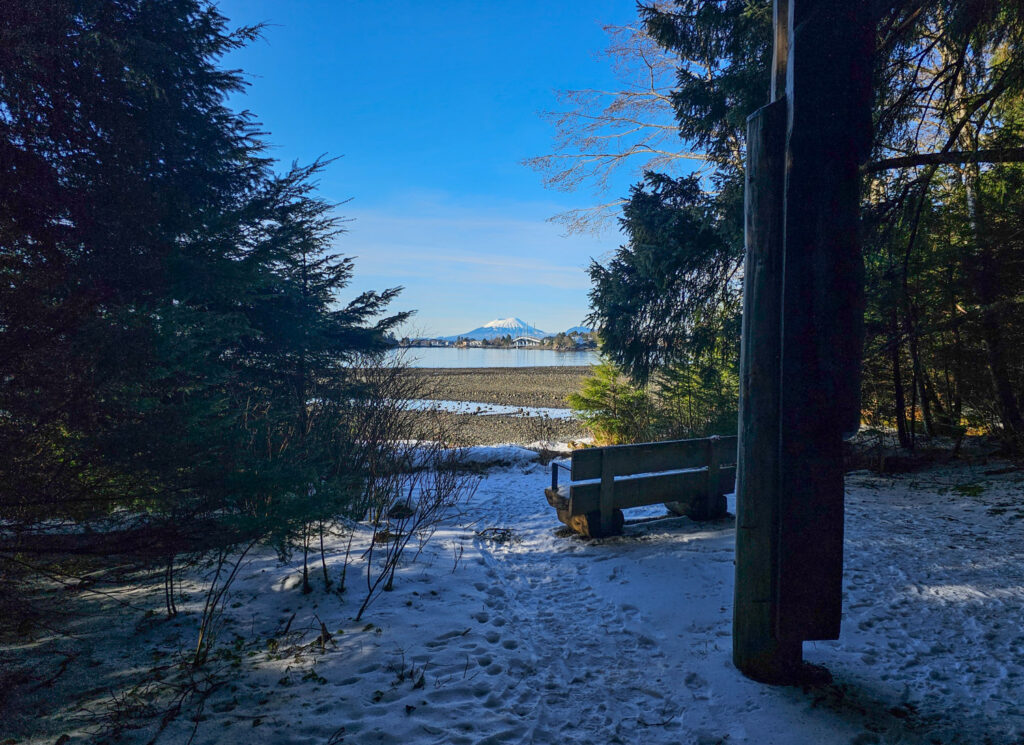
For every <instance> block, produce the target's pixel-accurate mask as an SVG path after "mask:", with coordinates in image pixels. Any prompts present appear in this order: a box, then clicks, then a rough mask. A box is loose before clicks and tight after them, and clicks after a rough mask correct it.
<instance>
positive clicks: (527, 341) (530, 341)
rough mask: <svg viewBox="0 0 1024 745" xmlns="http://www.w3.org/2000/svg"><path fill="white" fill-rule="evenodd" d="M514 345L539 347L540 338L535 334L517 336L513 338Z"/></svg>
mask: <svg viewBox="0 0 1024 745" xmlns="http://www.w3.org/2000/svg"><path fill="white" fill-rule="evenodd" d="M512 346H513V347H539V346H540V339H538V338H536V337H534V336H517V337H516V338H515V339H513V340H512Z"/></svg>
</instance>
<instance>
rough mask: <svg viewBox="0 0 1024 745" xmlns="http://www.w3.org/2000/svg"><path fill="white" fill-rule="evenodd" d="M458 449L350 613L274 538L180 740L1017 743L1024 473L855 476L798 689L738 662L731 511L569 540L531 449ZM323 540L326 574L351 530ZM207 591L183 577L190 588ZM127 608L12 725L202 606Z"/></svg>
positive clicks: (1020, 732) (98, 689) (73, 715)
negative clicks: (764, 679) (72, 675)
mask: <svg viewBox="0 0 1024 745" xmlns="http://www.w3.org/2000/svg"><path fill="white" fill-rule="evenodd" d="M472 455H473V457H474V458H475V459H476V460H477V462H478V463H487V462H490V463H492V464H494V465H491V466H490V468H489V470H487V471H486V473H485V478H484V479H483V481H482V482H481V484H480V487H479V489H478V490H477V492H476V494H475V496H474V497H473V498H472V500H471V501H470V503H468V504H466V505H464V506H463V508H462V509H461V510H460V511H459V513H458V514H452V515H451V516H449V518H448V519H446V521H445V522H444V524H443V525H442V526H441V528H440V530H439V531H438V532H437V534H436V535H435V536H434V538H433V540H432V541H431V542H430V543H429V544H427V547H426V548H425V549H424V550H423V552H422V553H421V554H419V556H418V557H417V558H416V561H415V562H409V563H407V564H406V565H405V566H403V568H402V569H401V571H400V573H399V577H398V581H397V583H396V586H395V589H394V591H392V592H389V593H384V594H382V595H381V596H380V598H379V599H378V600H377V601H376V602H375V603H374V604H373V605H372V606H371V607H370V609H369V611H368V613H367V615H366V616H365V617H364V618H363V619H362V620H361V621H360V622H359V623H355V622H354V621H353V620H352V617H353V614H354V613H355V610H356V608H357V607H358V603H359V600H360V589H359V588H360V582H359V578H358V577H354V576H352V575H351V574H350V575H349V578H348V580H349V582H348V583H349V590H348V592H346V594H345V595H344V596H342V597H339V596H337V595H336V594H328V593H325V592H324V590H323V587H322V584H321V581H320V577H319V567H317V571H316V573H315V575H314V583H315V589H314V591H313V592H312V593H311V594H309V595H302V594H301V593H300V592H299V590H298V589H297V586H298V584H299V575H298V571H297V564H296V562H295V561H292V562H291V563H288V564H281V563H279V562H278V561H277V559H276V558H275V556H274V555H273V554H272V553H270V552H266V553H263V554H259V555H257V556H256V557H255V558H254V559H253V560H252V561H251V562H250V563H249V564H248V565H247V566H246V568H245V571H244V572H243V574H242V576H241V577H240V579H239V581H238V583H237V585H236V587H235V592H234V596H233V597H232V598H231V602H230V604H229V605H230V607H229V608H228V610H227V613H226V626H225V628H224V630H223V631H222V632H221V635H220V638H221V640H222V644H223V645H224V648H225V649H227V650H228V652H227V653H224V654H221V655H220V659H219V661H218V663H217V664H220V665H222V666H226V667H227V669H228V670H229V671H230V676H229V678H228V679H227V682H226V683H225V684H224V685H222V686H220V687H218V688H217V689H216V690H214V691H213V693H211V694H210V696H209V697H208V698H207V699H206V702H205V706H204V709H203V714H202V717H200V721H199V722H198V727H197V729H196V730H195V740H194V741H195V742H196V743H216V742H225V743H235V742H238V743H247V744H251V745H257V744H258V743H268V744H270V743H274V744H275V745H276V744H279V743H303V744H305V743H333V744H337V743H343V742H344V743H360V744H362V743H403V744H405V745H426V744H427V743H451V744H452V745H462V744H465V745H470V744H473V745H476V744H480V743H524V744H525V743H552V744H555V743H557V744H559V745H569V744H573V743H580V744H582V743H588V744H591V743H595V744H600V743H645V744H646V743H655V744H659V743H665V744H666V745H667V744H669V743H684V744H690V743H699V744H700V745H711V744H712V743H729V744H731V743H758V744H759V745H768V744H769V743H780V744H785V745H798V744H801V743H807V744H808V745H811V744H814V745H822V744H825V745H828V744H830V743H858V744H866V743H964V744H965V745H966V744H967V743H971V744H975V743H978V744H980V743H994V744H998V745H1002V744H1004V743H1005V744H1009V743H1020V742H1022V741H1024V701H1022V699H1024V613H1022V611H1024V541H1022V538H1024V500H1022V496H1024V493H1022V488H1021V487H1022V484H1024V476H1022V472H1009V473H1003V474H991V473H989V474H986V473H985V471H986V470H989V471H991V470H993V469H995V468H996V466H994V465H991V464H990V465H988V466H981V465H978V466H960V467H948V468H942V469H933V470H930V471H927V472H924V473H918V474H912V475H904V476H898V477H890V476H879V475H874V474H870V473H867V472H860V473H855V474H851V475H850V476H849V477H848V478H847V487H848V489H847V492H848V499H847V505H848V511H847V539H846V551H847V553H846V597H845V606H844V609H845V617H844V622H843V632H842V638H841V639H840V640H839V641H836V642H817V643H813V644H807V645H805V658H806V659H807V660H808V661H810V662H813V663H816V664H819V665H824V666H825V667H827V668H828V669H829V670H830V671H831V673H832V675H833V676H834V682H833V683H831V684H828V685H823V686H820V687H814V688H793V687H772V686H767V685H762V684H758V683H754V682H752V681H750V680H747V679H746V678H744V677H743V676H742V675H740V674H739V673H738V672H737V671H736V669H735V668H734V667H733V666H732V664H731V661H730V655H731V652H730V626H731V605H732V585H733V540H734V530H733V526H732V523H731V522H730V521H722V522H719V523H714V524H704V525H698V524H695V523H693V522H690V521H689V520H687V519H686V518H671V519H666V520H659V521H645V520H642V519H640V518H638V517H637V516H635V515H631V514H629V513H627V521H629V520H630V519H631V518H633V519H636V520H638V521H637V522H633V523H632V524H627V527H626V534H625V535H623V536H621V537H617V538H613V539H608V540H603V541H590V542H588V541H584V540H581V539H579V538H577V537H572V536H566V535H565V533H564V530H561V529H560V528H561V526H560V524H559V523H558V522H557V520H556V519H555V515H554V511H553V510H552V509H551V508H550V507H548V505H547V502H546V500H545V498H544V496H543V489H544V486H545V485H546V484H547V483H549V481H550V476H549V471H548V467H546V466H543V465H541V464H540V463H539V462H538V460H537V458H536V456H535V454H534V453H532V452H530V451H526V450H522V449H518V448H513V447H506V448H495V449H489V448H477V449H474V451H473V453H472ZM655 512H658V510H655ZM647 514H650V510H648V513H647ZM357 540H364V541H365V540H366V534H365V532H363V533H360V534H359V539H357ZM364 547H365V546H362V547H360V546H357V547H356V548H354V549H353V555H355V554H357V553H358V552H361V551H362V549H363V548H364ZM330 552H331V558H330V561H331V572H332V575H333V576H335V577H337V575H338V573H339V571H340V565H341V562H342V558H343V556H342V555H343V554H344V541H339V542H337V543H335V544H334V545H332V546H331V547H330ZM410 558H412V557H411V555H410ZM351 571H352V570H351V569H350V572H351ZM125 597H126V598H128V599H133V598H132V596H131V595H130V594H127V591H126V594H125ZM201 600H202V598H201V597H200V596H199V594H198V591H194V592H193V595H192V599H191V600H190V602H189V603H187V604H186V607H188V608H189V609H191V610H193V611H194V610H196V609H197V608H198V607H199V605H200V604H201ZM133 602H134V599H133ZM140 602H141V601H140ZM121 613H122V614H123V616H124V618H122V619H121V621H122V623H123V624H126V626H124V628H128V629H129V630H130V632H131V634H132V636H131V637H130V638H124V637H120V638H114V639H113V640H111V639H110V635H111V634H113V633H114V632H113V631H111V629H113V628H114V626H113V625H111V624H108V625H101V626H98V625H97V624H96V623H95V622H89V621H86V620H83V621H82V622H81V628H79V629H78V630H77V631H76V632H75V633H76V634H79V635H81V637H82V638H84V639H86V642H87V646H90V648H91V649H92V652H91V654H92V655H93V656H94V657H95V658H96V660H95V664H94V669H95V671H96V672H95V678H94V680H93V681H92V685H91V686H90V688H91V689H92V690H91V699H92V700H91V701H89V700H88V699H89V698H90V697H86V700H85V701H84V702H83V701H70V700H69V701H68V703H67V705H66V706H64V707H63V709H62V710H61V711H60V712H59V713H58V714H57V715H54V716H51V717H50V718H49V719H48V720H45V721H40V722H38V731H39V732H41V733H43V732H45V733H46V736H45V737H43V736H42V735H40V736H39V737H37V738H34V739H33V738H29V739H26V740H18V742H40V743H42V742H46V743H52V742H54V739H55V737H54V735H55V734H60V733H63V732H66V733H68V734H69V735H71V736H72V739H71V740H70V742H78V741H80V740H79V738H81V741H86V740H87V736H86V734H85V733H86V732H87V731H88V726H89V723H88V722H87V721H86V720H84V719H82V718H81V715H82V713H83V711H85V709H84V708H83V703H84V704H87V705H88V707H89V708H91V709H92V710H94V711H96V710H100V709H102V708H103V706H105V705H108V704H109V703H110V701H111V700H112V699H111V694H112V693H113V692H116V691H119V690H123V689H121V688H119V686H124V685H125V684H126V683H127V682H129V681H131V680H133V677H132V676H133V675H134V676H136V677H137V676H139V675H142V674H144V673H145V671H146V670H147V669H148V668H150V667H152V666H153V665H154V664H156V663H157V662H159V661H160V660H166V659H170V658H172V657H173V654H174V653H175V652H176V651H177V650H179V649H180V648H182V647H184V646H187V644H188V643H190V642H191V641H192V640H193V639H194V626H195V615H196V614H195V613H193V614H192V615H190V616H185V617H184V618H180V617H179V619H178V620H176V621H160V620H158V619H157V618H150V619H148V620H143V616H142V614H141V612H138V613H135V614H134V615H133V613H134V612H126V611H121ZM321 621H322V622H323V624H324V627H323V628H326V629H328V630H329V631H330V633H331V634H332V637H331V639H330V640H329V641H327V642H326V644H325V645H321V644H320V643H319V642H318V641H317V640H318V638H319V637H320V636H321V632H322V627H321V625H320V622H321ZM286 626H288V628H289V630H288V633H287V634H284V633H282V632H283V629H284V628H285V627H286ZM118 633H121V632H118ZM115 636H116V635H115ZM61 643H66V644H67V645H68V648H69V649H70V648H71V644H72V643H71V641H67V642H57V643H54V642H51V643H50V648H49V650H48V651H47V652H46V654H47V655H48V659H50V658H52V656H53V655H54V654H55V649H54V644H56V645H57V646H58V647H59V645H60V644H61ZM43 649H44V647H42V646H41V647H39V650H40V651H39V654H42V650H43ZM58 651H59V650H58ZM32 654H33V650H32V648H27V647H26V648H24V649H20V650H11V649H8V650H6V651H5V658H4V659H5V661H7V662H10V661H11V660H15V659H16V660H20V664H23V665H31V664H33V658H32ZM12 655H14V656H12ZM107 657H110V659H107ZM83 662H85V661H84V660H83V659H80V658H79V659H76V664H81V663H83ZM35 664H37V665H40V666H44V665H43V663H42V662H41V659H40V660H36V662H35ZM112 665H113V666H115V667H111V666H112ZM115 668H116V669H119V670H121V671H122V672H120V673H115V672H113V670H115ZM39 675H40V677H42V676H43V675H44V673H42V672H40V673H39ZM62 684H63V681H62V682H60V683H58V684H57V685H58V686H59V685H62ZM28 700H29V699H25V701H28ZM94 724H95V723H94ZM195 725H196V723H195V722H193V721H190V720H189V712H185V713H183V714H182V715H181V716H179V717H178V718H177V719H175V720H174V721H173V722H171V723H170V724H169V725H168V727H167V729H166V731H164V733H163V734H162V737H161V740H160V741H161V742H168V743H183V742H185V741H187V739H188V737H189V736H190V735H191V734H192V731H193V727H194V726H195ZM152 733H153V730H152V728H150V729H149V730H148V731H147V732H146V733H145V736H143V733H141V732H135V733H132V732H128V733H126V735H125V738H126V741H128V742H134V741H139V742H145V741H146V739H148V737H149V736H150V735H152ZM3 741H4V732H3V724H2V722H0V742H3Z"/></svg>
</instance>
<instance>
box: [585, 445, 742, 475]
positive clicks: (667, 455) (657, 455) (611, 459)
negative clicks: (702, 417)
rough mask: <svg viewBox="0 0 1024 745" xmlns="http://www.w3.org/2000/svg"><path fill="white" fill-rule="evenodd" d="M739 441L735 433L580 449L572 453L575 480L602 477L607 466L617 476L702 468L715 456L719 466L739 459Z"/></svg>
mask: <svg viewBox="0 0 1024 745" xmlns="http://www.w3.org/2000/svg"><path fill="white" fill-rule="evenodd" d="M738 440H739V438H738V437H736V436H735V435H733V436H732V437H710V438H699V439H695V440H669V441H668V442H644V443H640V444H638V445H610V446H608V447H603V448H585V449H583V450H576V451H574V452H573V454H572V480H573V481H589V480H590V479H599V478H601V470H602V468H603V467H608V468H610V469H611V471H612V475H613V476H634V475H636V474H638V473H657V472H659V471H676V470H680V469H684V468H701V467H703V466H707V465H708V464H709V463H710V462H711V460H712V458H713V459H714V462H715V463H717V464H719V465H728V464H733V463H735V462H736V447H737V442H738ZM605 463H607V464H608V465H607V466H605V465H604V464H605Z"/></svg>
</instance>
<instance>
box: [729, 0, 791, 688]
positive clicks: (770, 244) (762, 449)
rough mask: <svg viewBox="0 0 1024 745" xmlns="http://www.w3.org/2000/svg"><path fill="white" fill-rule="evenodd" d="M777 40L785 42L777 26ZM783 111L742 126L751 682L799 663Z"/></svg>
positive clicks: (743, 427)
mask: <svg viewBox="0 0 1024 745" xmlns="http://www.w3.org/2000/svg"><path fill="white" fill-rule="evenodd" d="M779 5H780V4H779V3H776V13H777V14H778V13H780V12H781V13H782V15H783V17H785V16H786V14H787V13H788V9H787V8H786V7H784V6H783V7H781V8H780V7H779ZM781 33H782V34H783V37H782V38H783V41H785V28H783V30H782V32H781ZM775 51H776V54H777V55H778V54H782V55H783V61H782V66H783V69H784V68H785V55H786V53H787V51H788V46H787V45H786V44H785V43H783V45H782V46H781V47H780V45H779V37H778V36H777V37H776V49H775ZM784 79H785V76H784V75H783V87H780V91H781V90H783V89H784ZM786 114H787V111H786V102H785V100H784V99H778V100H775V101H773V102H772V103H770V104H768V105H767V106H765V107H764V108H762V109H759V110H758V111H756V112H754V113H753V114H752V115H751V116H750V118H748V119H747V168H746V184H745V187H746V195H745V211H746V219H745V223H746V224H745V236H744V239H745V240H744V242H745V245H746V255H745V257H744V262H743V330H742V336H741V343H740V412H739V414H740V415H739V446H738V451H739V462H738V463H737V484H736V582H735V585H734V599H733V602H734V610H733V615H732V619H733V632H732V636H733V662H734V664H735V665H736V667H737V668H739V669H740V670H743V671H744V672H746V673H747V674H748V675H752V676H753V677H755V678H759V679H775V678H779V677H782V673H783V672H785V670H786V669H788V668H792V667H794V666H796V665H797V664H798V663H799V659H800V650H799V647H797V648H793V647H792V645H790V646H789V647H786V648H783V647H781V646H780V644H779V642H778V640H777V639H776V638H775V622H776V619H777V618H778V609H777V607H776V599H775V596H776V590H775V579H776V576H777V572H778V555H777V546H776V536H777V535H778V531H779V524H778V520H779V498H780V497H779V492H778V461H779V424H778V422H779V384H780V380H779V362H780V357H781V352H782V349H781V347H782V335H781V328H782V326H781V324H782V254H783V215H784V203H783V195H784V190H783V189H782V187H781V185H782V184H783V183H784V182H785V150H786ZM776 668H780V669H779V670H777V669H776Z"/></svg>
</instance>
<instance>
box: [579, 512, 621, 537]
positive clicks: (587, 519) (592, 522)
mask: <svg viewBox="0 0 1024 745" xmlns="http://www.w3.org/2000/svg"><path fill="white" fill-rule="evenodd" d="M625 524H626V518H625V516H623V514H622V510H612V514H611V521H610V524H609V527H608V529H607V530H606V529H605V528H604V527H603V524H602V521H601V511H600V510H594V511H593V512H588V513H587V514H585V515H576V516H575V517H572V518H570V523H569V527H571V528H572V529H573V530H575V531H576V532H577V533H579V534H580V535H582V536H584V537H585V538H607V537H608V536H612V535H622V527H623V526H624V525H625Z"/></svg>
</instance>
